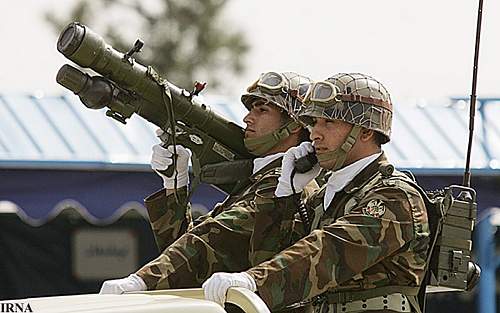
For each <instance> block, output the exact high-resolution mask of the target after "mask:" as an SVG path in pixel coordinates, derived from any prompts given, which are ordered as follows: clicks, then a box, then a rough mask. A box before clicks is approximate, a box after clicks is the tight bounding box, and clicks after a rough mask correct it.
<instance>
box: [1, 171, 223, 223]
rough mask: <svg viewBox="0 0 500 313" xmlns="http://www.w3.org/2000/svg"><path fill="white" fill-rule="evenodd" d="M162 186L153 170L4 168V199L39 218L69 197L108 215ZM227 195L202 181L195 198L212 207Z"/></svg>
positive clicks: (98, 214) (99, 214)
mask: <svg viewBox="0 0 500 313" xmlns="http://www.w3.org/2000/svg"><path fill="white" fill-rule="evenodd" d="M161 187H162V181H161V178H160V177H158V176H157V175H156V174H154V173H152V172H151V173H145V172H118V171H116V172H106V171H69V170H5V169H4V170H0V200H8V201H11V202H14V203H15V204H17V205H18V206H19V207H20V208H21V209H22V210H24V211H25V212H26V214H27V215H28V216H30V217H32V218H36V219H40V218H45V217H46V216H47V215H48V214H49V213H50V212H51V211H52V210H53V209H54V207H56V206H57V205H58V204H59V203H60V202H61V201H63V200H67V199H71V200H75V201H77V202H79V203H80V204H81V205H82V206H83V207H85V208H86V209H87V210H88V212H89V213H90V214H92V215H93V216H95V217H97V218H99V219H103V218H107V217H110V216H111V215H113V213H114V212H115V211H116V210H117V209H118V208H120V207H121V206H122V205H123V204H125V203H127V202H129V201H137V202H138V203H140V204H143V199H144V198H145V197H146V196H148V195H149V194H151V193H153V192H155V191H157V190H159V189H160V188H161ZM224 198H225V195H224V194H223V193H222V192H220V191H218V190H216V189H214V188H212V187H210V186H208V185H200V186H199V187H198V188H197V189H196V192H195V193H194V195H193V197H192V201H191V202H192V203H193V204H201V205H203V206H205V207H206V208H208V209H209V210H210V209H212V208H213V206H214V205H215V204H216V203H217V202H220V201H222V200H223V199H224Z"/></svg>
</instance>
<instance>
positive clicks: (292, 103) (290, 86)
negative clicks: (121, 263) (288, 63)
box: [241, 72, 311, 156]
mask: <svg viewBox="0 0 500 313" xmlns="http://www.w3.org/2000/svg"><path fill="white" fill-rule="evenodd" d="M310 84H311V80H310V79H309V78H307V77H305V76H302V75H299V74H297V73H293V72H283V73H278V72H266V73H262V74H261V75H260V77H259V79H257V80H256V81H255V82H254V83H253V84H252V85H250V86H249V87H248V88H247V93H246V94H244V95H242V96H241V102H242V103H243V105H245V107H246V108H247V109H248V110H251V109H252V105H253V103H254V102H255V101H256V100H265V101H268V102H270V103H272V104H274V105H276V106H277V107H279V108H281V109H283V111H284V112H286V113H287V115H288V116H289V117H290V121H289V122H287V123H286V124H285V125H283V126H281V127H280V128H279V129H277V130H275V131H273V132H272V133H270V134H267V135H264V136H261V137H258V138H245V146H246V148H247V149H248V151H249V152H250V153H252V154H253V155H257V156H260V155H264V154H265V153H266V152H268V151H269V150H271V149H272V148H273V147H274V146H276V145H277V144H278V143H279V142H280V141H281V140H283V139H284V138H286V137H288V136H289V135H290V134H291V132H292V130H294V129H296V128H297V127H301V126H302V125H301V124H300V123H299V122H298V121H297V114H298V112H299V111H300V110H301V109H302V106H303V102H302V99H303V98H304V96H305V95H306V92H307V90H309V86H310Z"/></svg>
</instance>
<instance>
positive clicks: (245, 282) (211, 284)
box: [202, 272, 257, 307]
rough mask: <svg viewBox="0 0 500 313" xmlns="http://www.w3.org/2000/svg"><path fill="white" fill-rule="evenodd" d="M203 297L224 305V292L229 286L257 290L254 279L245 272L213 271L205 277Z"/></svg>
mask: <svg viewBox="0 0 500 313" xmlns="http://www.w3.org/2000/svg"><path fill="white" fill-rule="evenodd" d="M202 287H203V292H204V294H205V299H207V300H210V301H214V302H217V303H218V304H220V305H221V306H222V307H224V302H226V293H227V290H228V289H229V287H243V288H247V289H249V290H251V291H252V292H256V291H257V286H256V285H255V280H253V278H252V277H251V276H250V275H248V274H247V273H245V272H241V273H222V272H221V273H214V274H212V276H210V278H209V279H207V280H206V281H205V282H204V283H203V285H202Z"/></svg>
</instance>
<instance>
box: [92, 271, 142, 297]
mask: <svg viewBox="0 0 500 313" xmlns="http://www.w3.org/2000/svg"><path fill="white" fill-rule="evenodd" d="M147 289H148V287H147V286H146V284H145V283H144V281H143V280H142V278H140V277H139V276H137V275H136V274H130V275H129V276H128V277H125V278H121V279H113V280H106V281H105V282H104V283H102V287H101V291H99V294H100V295H105V294H114V295H121V294H122V293H125V292H129V291H145V290H147Z"/></svg>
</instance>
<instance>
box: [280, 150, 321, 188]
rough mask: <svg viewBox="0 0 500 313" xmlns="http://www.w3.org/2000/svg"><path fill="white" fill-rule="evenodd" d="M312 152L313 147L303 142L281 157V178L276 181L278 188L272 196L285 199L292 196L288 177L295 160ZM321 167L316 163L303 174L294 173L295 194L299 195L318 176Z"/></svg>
mask: <svg viewBox="0 0 500 313" xmlns="http://www.w3.org/2000/svg"><path fill="white" fill-rule="evenodd" d="M312 152H314V147H313V145H312V144H311V143H310V142H303V143H301V144H300V145H298V146H297V147H292V148H290V149H288V151H287V152H286V153H285V155H284V156H283V161H282V162H281V176H280V178H279V179H278V186H277V187H276V191H275V192H274V194H275V195H276V196H277V197H286V196H290V195H292V194H293V190H292V185H291V181H290V175H291V174H292V170H293V169H294V167H295V160H297V159H299V158H301V157H303V156H306V155H307V154H308V153H312ZM320 171H321V167H320V166H319V163H316V164H315V165H314V166H313V168H312V169H311V170H310V171H308V172H305V173H295V175H294V177H293V186H294V188H295V192H297V193H299V192H302V190H304V187H305V186H306V185H307V184H308V183H309V182H310V181H311V180H313V179H314V178H316V176H318V175H319V172H320Z"/></svg>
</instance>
